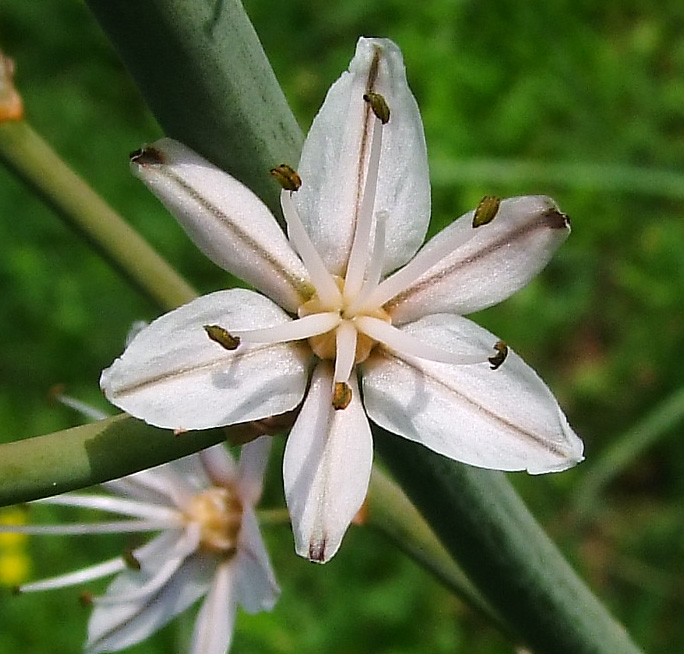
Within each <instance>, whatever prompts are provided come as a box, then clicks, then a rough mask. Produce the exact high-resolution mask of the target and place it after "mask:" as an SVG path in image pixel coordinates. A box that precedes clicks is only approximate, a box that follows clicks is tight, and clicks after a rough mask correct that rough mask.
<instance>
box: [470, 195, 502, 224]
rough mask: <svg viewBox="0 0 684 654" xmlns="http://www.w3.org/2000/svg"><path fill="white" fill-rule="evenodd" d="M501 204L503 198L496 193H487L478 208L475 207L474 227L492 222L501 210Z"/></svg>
mask: <svg viewBox="0 0 684 654" xmlns="http://www.w3.org/2000/svg"><path fill="white" fill-rule="evenodd" d="M500 204H501V198H497V197H495V196H494V195H485V196H484V197H483V198H482V200H480V204H478V205H477V209H475V215H474V216H473V227H474V228H476V227H482V226H483V225H487V224H488V223H491V222H492V220H494V218H496V214H497V213H498V212H499V205H500Z"/></svg>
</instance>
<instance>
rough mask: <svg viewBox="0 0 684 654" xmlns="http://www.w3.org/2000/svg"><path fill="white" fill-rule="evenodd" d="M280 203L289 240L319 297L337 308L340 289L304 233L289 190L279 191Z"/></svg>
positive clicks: (325, 303) (326, 303)
mask: <svg viewBox="0 0 684 654" xmlns="http://www.w3.org/2000/svg"><path fill="white" fill-rule="evenodd" d="M280 204H281V206H282V208H283V216H284V217H285V222H286V223H287V232H288V236H289V238H290V242H291V243H292V246H293V247H294V249H295V250H296V251H297V253H298V254H299V256H300V257H301V259H302V261H303V262H304V265H305V266H306V269H307V271H308V272H309V275H310V276H311V283H312V284H313V285H314V287H315V288H316V293H317V295H318V297H319V299H320V300H321V302H322V303H323V304H324V305H325V306H327V307H331V308H333V307H335V308H339V307H340V306H341V304H342V295H341V294H340V289H339V288H337V284H336V283H335V280H334V279H333V276H332V275H331V274H330V273H329V272H328V269H327V268H326V267H325V264H324V263H323V260H322V259H321V255H320V254H318V251H317V250H316V248H315V247H314V244H313V243H312V242H311V239H310V238H309V235H308V234H307V233H306V229H304V225H303V224H302V221H301V219H300V218H299V214H298V213H297V209H296V207H295V205H294V202H293V201H292V198H291V197H290V193H289V191H282V192H281V194H280Z"/></svg>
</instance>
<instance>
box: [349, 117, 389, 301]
mask: <svg viewBox="0 0 684 654" xmlns="http://www.w3.org/2000/svg"><path fill="white" fill-rule="evenodd" d="M382 131H383V128H382V123H381V121H380V120H379V119H376V120H375V121H374V122H373V136H372V138H371V147H370V155H369V157H368V168H367V170H366V185H365V188H364V190H363V199H362V201H361V208H360V209H359V214H358V216H357V219H356V231H355V233H354V242H353V243H352V247H351V252H350V253H349V261H348V263H347V274H346V277H345V281H344V297H345V299H346V300H347V301H349V300H351V299H353V298H354V297H356V296H357V295H358V293H359V291H360V290H361V286H362V284H363V279H364V277H365V274H366V268H367V265H368V258H369V257H368V255H369V252H368V248H369V244H370V240H371V229H372V228H373V209H374V207H375V192H376V189H377V186H378V171H379V169H380V153H381V152H382Z"/></svg>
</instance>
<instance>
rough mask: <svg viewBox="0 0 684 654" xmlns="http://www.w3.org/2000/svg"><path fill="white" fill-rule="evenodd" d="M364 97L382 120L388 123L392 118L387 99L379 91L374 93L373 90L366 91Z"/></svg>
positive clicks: (384, 123)
mask: <svg viewBox="0 0 684 654" xmlns="http://www.w3.org/2000/svg"><path fill="white" fill-rule="evenodd" d="M363 99H364V100H365V101H366V102H367V103H368V104H369V105H370V107H371V109H372V110H373V113H374V114H375V115H376V116H377V117H378V119H379V120H380V122H381V123H382V124H383V125H386V124H387V123H388V122H389V119H390V109H389V106H388V104H387V100H385V98H384V97H383V96H382V95H380V94H379V93H373V92H372V91H369V92H368V93H364V94H363Z"/></svg>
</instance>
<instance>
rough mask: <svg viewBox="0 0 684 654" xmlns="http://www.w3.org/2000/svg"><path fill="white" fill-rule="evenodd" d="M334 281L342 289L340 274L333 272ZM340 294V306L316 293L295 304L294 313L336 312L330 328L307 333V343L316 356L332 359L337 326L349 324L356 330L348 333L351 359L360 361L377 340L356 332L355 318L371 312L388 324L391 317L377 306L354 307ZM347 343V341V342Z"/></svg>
mask: <svg viewBox="0 0 684 654" xmlns="http://www.w3.org/2000/svg"><path fill="white" fill-rule="evenodd" d="M335 282H336V283H337V285H338V287H339V288H340V291H341V292H342V291H343V289H344V280H343V279H342V278H341V277H337V276H336V277H335ZM342 297H343V299H342V303H341V304H342V306H340V307H339V308H335V307H330V306H327V305H326V304H325V303H324V302H322V301H321V299H320V298H319V297H318V295H317V294H316V295H314V296H313V297H312V298H311V299H310V300H308V301H307V302H305V303H304V304H302V305H301V306H300V307H299V310H298V312H297V313H298V315H299V317H300V318H303V317H305V316H310V315H312V314H315V313H328V312H333V311H335V312H337V314H338V315H339V320H340V323H339V325H338V326H337V327H335V328H334V329H331V330H330V331H327V332H325V333H323V334H316V335H315V336H311V337H310V338H309V339H308V343H309V346H310V347H311V349H312V351H313V353H314V354H315V355H316V356H317V357H318V358H319V359H329V360H332V361H335V360H336V359H337V356H338V352H337V349H338V337H337V333H338V330H344V331H346V330H348V329H349V327H351V329H353V330H354V332H355V333H356V334H355V336H354V335H353V334H352V338H351V340H355V341H356V343H355V346H354V357H353V363H354V364H357V363H361V362H362V361H365V360H366V359H367V358H368V357H369V356H370V353H371V351H372V350H373V348H374V347H375V345H376V344H377V341H376V340H375V339H373V338H371V337H370V336H368V335H367V334H364V333H363V332H360V331H359V330H358V329H357V325H356V318H357V317H360V316H362V315H366V316H371V317H373V318H378V319H379V320H382V321H384V322H386V323H389V324H391V320H390V317H389V314H388V313H387V312H386V311H385V310H384V309H382V308H381V307H378V308H376V309H375V310H372V311H365V312H361V311H357V310H356V309H355V307H354V302H345V301H344V295H343V293H342ZM347 326H349V327H347ZM349 345H351V343H350V344H349ZM340 381H344V380H340Z"/></svg>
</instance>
